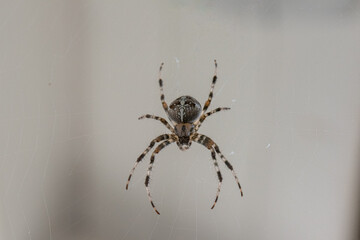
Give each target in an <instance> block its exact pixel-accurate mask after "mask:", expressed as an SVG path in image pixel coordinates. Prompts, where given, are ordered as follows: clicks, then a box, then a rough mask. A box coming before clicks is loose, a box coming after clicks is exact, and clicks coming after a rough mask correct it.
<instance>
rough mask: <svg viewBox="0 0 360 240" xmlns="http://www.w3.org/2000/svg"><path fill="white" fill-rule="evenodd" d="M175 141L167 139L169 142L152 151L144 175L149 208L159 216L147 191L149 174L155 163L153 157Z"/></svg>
mask: <svg viewBox="0 0 360 240" xmlns="http://www.w3.org/2000/svg"><path fill="white" fill-rule="evenodd" d="M174 141H175V140H174V139H169V140H166V141H164V142H162V143H160V144H159V146H157V147H156V148H155V150H154V152H153V153H152V154H151V158H150V165H149V168H148V171H147V175H146V178H145V187H146V192H147V195H148V197H149V201H150V204H151V206H152V207H153V208H154V210H155V212H156V213H157V214H159V215H160V213H159V211H158V210H157V209H156V207H155V204H154V202H153V200H152V198H151V194H150V190H149V182H150V173H151V171H152V168H153V165H154V161H155V155H156V154H158V153H159V152H160V151H161V150H162V149H163V148H165V147H166V146H167V145H169V144H171V143H173V142H174Z"/></svg>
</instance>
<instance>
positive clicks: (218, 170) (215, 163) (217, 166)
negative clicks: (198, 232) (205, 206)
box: [210, 148, 222, 209]
mask: <svg viewBox="0 0 360 240" xmlns="http://www.w3.org/2000/svg"><path fill="white" fill-rule="evenodd" d="M210 151H211V157H212V159H213V160H214V167H215V170H216V173H217V176H218V179H219V184H218V188H217V192H216V197H215V201H214V204H213V205H212V207H211V209H213V208H214V207H215V205H216V203H217V200H218V199H219V194H220V188H221V183H222V176H221V172H220V169H219V165H218V162H217V160H216V155H215V151H214V149H212V148H211V149H210Z"/></svg>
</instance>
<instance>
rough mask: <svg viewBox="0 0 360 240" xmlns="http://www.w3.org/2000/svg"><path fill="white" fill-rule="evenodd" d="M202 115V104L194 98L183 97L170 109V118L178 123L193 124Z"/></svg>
mask: <svg viewBox="0 0 360 240" xmlns="http://www.w3.org/2000/svg"><path fill="white" fill-rule="evenodd" d="M200 113H201V104H200V103H199V102H198V101H197V100H196V99H195V98H193V97H190V96H181V97H179V98H177V99H175V100H174V101H173V102H172V103H171V104H170V107H169V117H170V118H171V119H172V120H173V121H175V122H176V123H193V122H194V121H195V120H196V119H197V118H198V117H199V116H200Z"/></svg>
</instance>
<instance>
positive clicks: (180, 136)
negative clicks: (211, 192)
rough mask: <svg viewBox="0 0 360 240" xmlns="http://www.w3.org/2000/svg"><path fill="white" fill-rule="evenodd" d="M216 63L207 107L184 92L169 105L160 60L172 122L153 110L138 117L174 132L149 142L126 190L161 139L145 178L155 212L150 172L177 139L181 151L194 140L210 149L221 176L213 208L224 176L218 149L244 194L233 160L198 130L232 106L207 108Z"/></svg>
mask: <svg viewBox="0 0 360 240" xmlns="http://www.w3.org/2000/svg"><path fill="white" fill-rule="evenodd" d="M214 63H215V73H214V77H213V80H212V83H211V88H210V94H209V97H208V99H207V101H206V102H205V104H204V107H203V108H202V109H201V105H200V103H199V102H198V101H197V100H196V99H195V98H193V97H190V96H181V97H179V98H177V99H175V100H174V101H173V102H172V103H171V104H170V107H169V106H168V105H167V103H166V102H165V96H164V92H163V81H162V79H161V70H162V68H163V65H164V63H161V65H160V69H159V86H160V100H161V103H162V106H163V108H164V110H165V113H166V115H167V117H168V118H169V120H170V122H171V123H172V125H173V126H171V125H170V124H169V123H168V121H166V120H165V119H164V118H162V117H158V116H154V115H150V114H146V115H143V116H141V117H139V120H140V119H144V118H151V119H155V120H159V121H160V122H161V123H162V124H164V125H165V126H166V127H167V128H168V129H169V130H170V131H171V134H162V135H160V136H158V137H156V138H155V139H153V140H152V141H151V142H150V145H149V146H148V147H147V148H146V149H145V151H144V152H143V153H142V154H141V155H140V156H139V157H138V159H137V160H136V162H135V165H134V167H133V168H132V169H131V171H130V175H129V177H128V180H127V183H126V190H127V189H128V186H129V182H130V179H131V176H132V175H133V173H134V171H135V168H136V166H137V165H138V164H139V163H140V162H141V161H142V160H143V158H144V157H145V155H146V154H147V153H148V152H149V151H150V150H151V149H152V148H153V147H154V145H155V143H160V144H159V145H158V146H157V147H156V148H155V150H154V151H153V153H152V154H151V157H150V165H149V168H148V170H147V175H146V178H145V187H146V192H147V195H148V197H149V201H150V204H151V206H152V207H153V209H154V210H155V212H156V213H157V214H159V215H160V212H159V211H158V210H157V209H156V207H155V204H154V202H153V200H152V197H151V194H150V190H149V182H150V174H151V171H152V168H153V164H154V161H155V155H156V154H158V153H159V152H160V151H161V150H162V149H163V148H165V147H166V146H168V145H169V144H171V143H174V142H176V144H177V145H178V147H179V148H180V150H182V151H185V150H187V149H189V148H190V146H191V142H196V143H199V144H201V145H203V146H205V147H206V148H207V149H209V150H210V152H211V157H212V159H213V163H214V166H215V170H216V173H217V176H218V179H219V183H218V188H217V192H216V197H215V200H214V203H213V205H212V207H211V209H213V208H214V207H215V205H216V202H217V201H218V198H219V193H220V187H221V183H222V180H223V178H222V175H221V172H220V169H219V166H218V162H217V160H216V153H217V154H218V155H219V156H220V158H221V160H222V161H223V162H224V163H225V165H226V166H227V167H228V168H229V169H230V171H231V172H232V174H233V176H234V178H235V181H236V183H237V185H238V187H239V189H240V193H241V197H242V196H243V192H242V189H241V185H240V182H239V179H238V177H237V176H236V173H235V171H234V169H233V166H232V165H231V164H230V162H229V161H228V160H226V158H225V157H224V155H223V154H222V153H221V151H220V149H219V146H218V145H217V144H216V143H215V142H214V141H213V140H212V139H211V138H209V137H207V136H205V135H203V134H199V133H198V130H199V128H200V126H201V124H202V122H203V121H204V120H205V119H206V118H207V117H208V116H210V115H212V114H214V113H217V112H220V111H222V110H229V109H230V108H228V107H220V108H216V109H214V110H212V111H210V112H207V113H205V112H206V110H207V109H208V107H209V106H210V103H211V100H212V98H213V90H214V87H215V83H216V79H217V62H216V60H214Z"/></svg>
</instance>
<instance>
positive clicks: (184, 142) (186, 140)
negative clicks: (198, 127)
mask: <svg viewBox="0 0 360 240" xmlns="http://www.w3.org/2000/svg"><path fill="white" fill-rule="evenodd" d="M177 145H178V147H179V148H180V150H181V151H185V150H188V149H189V148H190V146H191V141H190V137H179V141H178V142H177Z"/></svg>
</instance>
